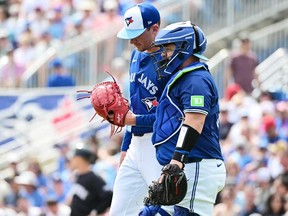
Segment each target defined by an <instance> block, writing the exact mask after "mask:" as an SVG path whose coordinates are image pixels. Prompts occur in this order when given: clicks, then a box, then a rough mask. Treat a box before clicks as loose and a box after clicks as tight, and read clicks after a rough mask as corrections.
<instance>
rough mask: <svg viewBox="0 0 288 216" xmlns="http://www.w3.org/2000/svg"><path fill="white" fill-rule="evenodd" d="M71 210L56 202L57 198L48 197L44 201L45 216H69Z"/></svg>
mask: <svg viewBox="0 0 288 216" xmlns="http://www.w3.org/2000/svg"><path fill="white" fill-rule="evenodd" d="M70 213H71V209H70V208H69V206H67V205H65V204H64V203H60V202H59V201H57V198H55V197H53V196H49V197H48V198H47V199H46V205H45V210H44V215H45V216H70Z"/></svg>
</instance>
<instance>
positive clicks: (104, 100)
mask: <svg viewBox="0 0 288 216" xmlns="http://www.w3.org/2000/svg"><path fill="white" fill-rule="evenodd" d="M107 73H108V72H107ZM108 74H109V75H110V76H111V77H112V78H113V81H107V82H101V83H98V84H96V85H95V86H94V87H93V90H92V91H87V90H79V91H77V92H86V93H89V94H90V95H89V96H84V97H81V98H78V99H77V100H80V99H83V98H90V100H91V104H92V106H93V107H94V109H95V111H96V113H95V115H94V116H93V117H92V118H91V120H90V121H92V119H93V118H94V117H95V116H96V114H98V115H99V116H101V117H102V118H103V121H105V120H107V121H109V122H110V123H111V124H112V126H111V135H112V134H115V133H117V132H120V131H121V129H122V127H124V126H125V125H124V120H125V116H126V114H127V112H128V111H129V104H128V100H127V99H126V98H124V97H123V96H122V93H121V89H120V87H119V85H118V84H117V83H116V81H115V79H114V77H113V76H112V75H111V74H110V73H108ZM108 115H110V116H113V120H111V118H108ZM114 125H116V126H118V127H117V128H116V130H115V126H114Z"/></svg>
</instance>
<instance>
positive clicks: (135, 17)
mask: <svg viewBox="0 0 288 216" xmlns="http://www.w3.org/2000/svg"><path fill="white" fill-rule="evenodd" d="M124 17H125V18H124V25H125V27H124V28H122V29H121V31H120V32H118V34H117V37H119V38H122V39H133V38H136V37H138V36H139V35H141V34H142V33H143V32H144V31H145V30H146V29H147V28H149V27H151V26H152V25H154V24H155V23H157V22H159V21H160V14H159V12H158V10H157V9H156V8H155V7H154V6H153V5H152V4H149V3H141V4H137V5H135V6H133V7H131V8H129V9H128V10H127V11H126V12H125V14H124Z"/></svg>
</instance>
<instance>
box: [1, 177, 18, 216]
mask: <svg viewBox="0 0 288 216" xmlns="http://www.w3.org/2000/svg"><path fill="white" fill-rule="evenodd" d="M5 180H6V182H7V183H8V184H9V186H10V189H11V191H10V193H8V194H7V195H6V196H4V204H5V206H7V207H11V208H13V209H16V206H17V200H18V198H19V197H20V187H19V185H18V184H16V182H15V177H8V178H6V179H5ZM0 215H1V214H0Z"/></svg>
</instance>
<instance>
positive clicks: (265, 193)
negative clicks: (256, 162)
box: [255, 167, 271, 212]
mask: <svg viewBox="0 0 288 216" xmlns="http://www.w3.org/2000/svg"><path fill="white" fill-rule="evenodd" d="M255 178H256V179H255V183H256V185H257V186H256V188H255V204H256V205H257V206H258V209H259V211H260V212H264V210H265V209H266V203H267V200H268V197H269V196H270V194H271V190H270V188H271V184H270V181H271V176H270V173H269V170H268V168H267V167H261V168H259V169H258V170H257V171H256V176H255Z"/></svg>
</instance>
